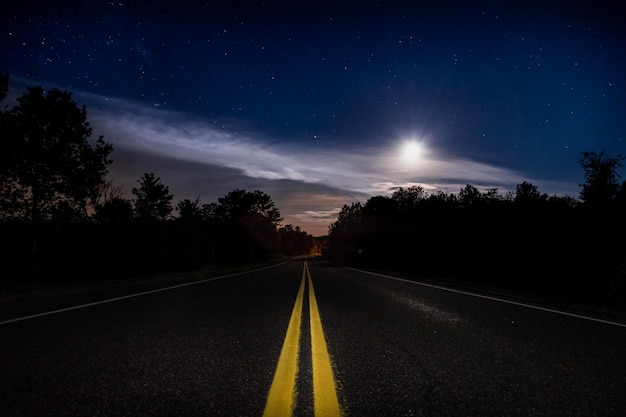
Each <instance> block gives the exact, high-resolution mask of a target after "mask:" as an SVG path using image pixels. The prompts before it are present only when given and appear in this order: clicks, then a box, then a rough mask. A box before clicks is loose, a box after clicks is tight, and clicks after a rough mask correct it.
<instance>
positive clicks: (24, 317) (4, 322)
mask: <svg viewBox="0 0 626 417" xmlns="http://www.w3.org/2000/svg"><path fill="white" fill-rule="evenodd" d="M285 263H287V262H281V263H279V264H276V265H270V266H266V267H263V268H257V269H251V270H249V271H243V272H236V273H234V274H228V275H222V276H218V277H213V278H207V279H203V280H200V281H193V282H187V283H184V284H178V285H172V286H169V287H164V288H157V289H155V290H150V291H143V292H138V293H135V294H129V295H123V296H121V297H115V298H109V299H106V300H100V301H95V302H93V303H87V304H80V305H77V306H72V307H66V308H60V309H58V310H51V311H46V312H43V313H37V314H31V315H29V316H23V317H17V318H14V319H9V320H4V321H0V326H1V325H3V324H9V323H15V322H18V321H24V320H29V319H34V318H37V317H44V316H50V315H52V314H58V313H63V312H66V311H72V310H78V309H81V308H86V307H92V306H97V305H99V304H106V303H112V302H114V301H120V300H126V299H128V298H135V297H141V296H143V295H148V294H154V293H156V292H161V291H169V290H174V289H176V288H181V287H188V286H190V285H197V284H203V283H205V282H210V281H217V280H220V279H224V278H229V277H234V276H237V275H244V274H250V273H252V272H257V271H263V270H264V269H270V268H276V267H278V266H280V265H284V264H285Z"/></svg>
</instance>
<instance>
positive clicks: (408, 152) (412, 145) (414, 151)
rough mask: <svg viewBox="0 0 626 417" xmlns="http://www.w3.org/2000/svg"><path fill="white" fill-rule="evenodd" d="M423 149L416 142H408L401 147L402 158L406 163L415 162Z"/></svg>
mask: <svg viewBox="0 0 626 417" xmlns="http://www.w3.org/2000/svg"><path fill="white" fill-rule="evenodd" d="M422 152H423V148H422V145H420V144H419V143H418V142H416V141H414V140H410V141H407V142H405V143H404V145H402V156H403V157H404V159H405V160H407V161H415V160H417V159H419V157H420V156H421V155H422Z"/></svg>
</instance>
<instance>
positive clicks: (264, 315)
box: [0, 258, 626, 417]
mask: <svg viewBox="0 0 626 417" xmlns="http://www.w3.org/2000/svg"><path fill="white" fill-rule="evenodd" d="M81 297H82V298H80V297H79V298H76V297H73V298H71V300H70V299H59V300H47V301H46V300H38V301H36V302H33V303H31V304H29V305H24V306H20V307H19V308H17V309H16V308H15V306H13V307H11V308H8V307H7V306H0V414H1V415H2V416H7V417H8V416H134V417H135V416H186V417H191V416H229V417H234V416H255V417H262V416H263V417H280V416H289V415H293V416H317V417H321V416H343V417H349V416H366V417H371V416H390V417H393V416H551V417H554V416H568V417H570V416H612V417H613V416H626V325H624V324H623V323H619V322H612V321H606V320H598V319H593V318H587V317H584V316H579V315H576V314H570V313H564V312H560V311H557V310H552V309H546V308H543V307H537V306H533V305H527V304H523V303H518V302H512V301H507V300H505V299H499V298H495V297H485V296H481V295H478V294H472V293H468V292H464V291H457V290H453V289H446V288H442V287H436V286H431V285H425V284H421V283H416V282H411V281H405V280H400V279H396V278H393V277H389V276H385V275H381V274H374V273H371V272H365V271H359V270H354V269H348V268H342V267H338V266H335V265H332V264H329V263H326V262H323V261H322V260H319V259H315V258H306V259H294V260H292V261H290V262H285V263H282V264H279V265H276V266H273V267H268V268H263V269H257V270H254V271H248V272H245V273H239V274H233V275H228V276H222V277H215V278H209V279H206V280H202V281H195V282H188V283H182V284H177V285H172V286H169V287H164V288H145V289H143V290H137V291H134V292H133V291H131V292H128V293H123V292H120V291H118V292H114V291H111V290H109V291H107V292H102V293H98V294H94V293H93V292H92V293H89V294H85V295H84V296H81Z"/></svg>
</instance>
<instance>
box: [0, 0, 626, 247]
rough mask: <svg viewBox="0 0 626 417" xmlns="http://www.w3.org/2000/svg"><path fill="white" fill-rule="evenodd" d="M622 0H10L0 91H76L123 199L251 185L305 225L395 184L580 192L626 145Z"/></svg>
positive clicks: (178, 196)
mask: <svg viewBox="0 0 626 417" xmlns="http://www.w3.org/2000/svg"><path fill="white" fill-rule="evenodd" d="M300 3H303V4H307V5H306V6H303V5H302V4H300ZM466 3H467V4H466ZM619 3H620V2H619V1H614V2H604V1H598V0H594V1H588V2H578V1H568V2H555V1H540V2H529V1H527V2H511V1H499V2H495V1H494V2H480V1H467V2H453V1H433V2H419V1H415V2H380V5H377V4H376V3H374V2H368V1H362V2H340V1H335V2H328V3H324V2H269V1H268V2H265V3H263V4H261V3H258V2H244V1H230V2H224V1H219V2H189V1H168V2H160V1H146V2H140V1H110V2H108V1H82V2H76V1H46V2H33V1H20V2H14V4H10V3H9V4H8V2H6V1H4V2H3V4H2V6H0V10H1V12H0V17H1V20H0V23H1V34H0V71H3V72H8V73H9V74H10V77H11V78H10V95H9V97H8V98H7V99H6V101H5V102H4V103H3V105H7V104H9V105H10V101H11V100H12V99H13V98H15V97H17V96H19V95H21V94H22V93H23V92H24V91H25V88H26V87H27V86H35V85H41V86H43V87H45V88H51V87H56V88H59V89H62V90H68V91H70V92H71V93H72V97H73V98H74V100H75V101H76V102H77V103H78V104H79V105H85V106H87V114H88V120H89V122H90V124H91V125H92V127H93V129H94V136H93V138H94V140H95V139H96V138H97V137H98V136H100V135H103V136H104V139H105V140H106V141H107V142H109V143H111V144H112V145H113V147H114V151H113V153H112V155H111V156H112V158H113V160H114V162H113V164H112V165H111V167H110V171H111V172H110V178H111V179H113V181H114V182H115V183H116V184H118V185H121V186H123V187H124V190H125V191H126V192H127V193H128V197H129V198H130V197H131V196H132V195H131V194H130V190H131V189H132V187H135V186H137V185H138V183H137V180H138V179H139V178H140V177H141V176H142V174H143V173H144V172H154V173H155V174H156V175H157V176H158V177H160V178H161V180H162V181H163V183H165V184H166V185H168V186H169V188H170V191H171V192H172V193H173V194H174V200H173V203H174V204H175V203H176V202H178V201H180V200H182V199H185V198H189V199H194V198H196V197H198V196H199V197H200V199H201V202H203V203H209V202H211V201H216V200H217V198H218V197H221V196H224V195H225V194H226V193H228V192H229V191H232V190H234V189H236V188H241V189H246V190H248V191H252V190H256V189H259V190H262V191H264V192H266V193H268V194H269V195H270V196H271V197H272V198H273V200H274V201H275V202H276V204H277V206H278V208H279V209H280V210H281V213H282V214H283V216H284V217H285V221H284V223H285V224H292V225H294V226H295V225H299V226H301V227H302V229H303V230H305V231H307V232H309V233H311V234H313V235H323V234H326V233H327V231H328V225H329V224H330V223H331V222H333V221H334V220H335V219H336V215H337V212H338V211H339V210H340V209H341V207H342V206H343V204H350V203H352V202H355V201H361V202H365V201H366V200H367V199H368V198H369V197H370V196H373V195H389V194H391V193H392V192H393V190H394V189H395V188H397V187H400V186H410V185H414V184H420V185H422V186H423V187H424V188H425V189H426V190H428V191H435V190H442V191H445V192H454V193H457V192H458V191H459V190H460V189H461V188H462V187H464V186H465V185H466V184H471V185H474V186H476V187H477V188H479V189H480V190H484V189H487V188H497V189H498V190H499V191H500V192H501V193H502V194H504V193H505V192H506V191H509V190H514V189H515V185H516V184H518V183H521V182H522V181H529V182H531V183H533V184H535V185H536V186H537V187H538V188H539V191H541V192H545V193H548V194H550V195H553V194H557V195H569V196H573V197H578V193H579V191H580V187H579V184H581V183H582V182H583V176H582V169H581V168H580V165H579V164H578V162H577V161H578V158H579V157H580V153H581V152H582V151H606V152H607V153H609V154H610V155H611V156H616V155H617V154H619V153H622V154H626V145H625V144H624V138H625V137H626V110H625V109H626V89H625V85H624V82H625V81H626V29H625V28H626V19H624V14H623V13H620V11H619V9H618V7H617V5H618V4H619ZM409 143H413V147H410V146H407V144H409ZM620 172H621V171H620ZM621 173H622V175H623V176H624V177H626V175H624V173H623V172H621Z"/></svg>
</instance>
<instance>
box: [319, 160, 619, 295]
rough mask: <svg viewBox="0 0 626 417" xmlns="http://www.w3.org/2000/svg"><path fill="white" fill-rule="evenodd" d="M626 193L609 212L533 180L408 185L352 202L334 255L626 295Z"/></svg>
mask: <svg viewBox="0 0 626 417" xmlns="http://www.w3.org/2000/svg"><path fill="white" fill-rule="evenodd" d="M611 166H612V167H613V169H614V168H615V167H617V166H618V165H617V164H615V163H612V165H611ZM605 175H606V174H605ZM609 177H611V176H610V175H609ZM590 187H591V185H590ZM620 192H621V193H623V192H624V190H619V191H615V192H613V194H614V195H613V197H612V198H610V199H609V200H608V201H605V203H604V205H603V207H604V210H605V212H602V213H600V212H598V211H589V210H587V209H586V207H585V203H586V202H585V203H581V202H579V201H577V200H575V199H574V198H571V197H559V196H552V197H548V195H546V194H542V193H540V192H539V191H538V189H537V187H536V186H534V185H533V184H531V183H528V182H523V183H521V184H518V186H517V187H516V192H515V193H514V194H513V193H509V194H507V195H500V194H499V193H497V190H494V189H490V190H486V191H484V192H480V191H479V190H478V189H477V188H476V187H473V186H471V185H467V186H466V187H464V188H463V189H461V190H460V192H459V193H458V194H445V193H441V192H437V193H433V194H427V193H426V192H424V190H423V189H420V188H419V187H412V189H399V190H397V191H395V192H394V193H393V194H392V195H391V196H390V197H387V196H375V197H372V198H370V199H369V200H367V202H366V203H365V204H361V203H353V204H352V205H350V206H348V205H345V206H344V207H343V209H342V210H341V212H340V213H339V216H338V219H337V221H336V222H335V223H333V224H332V225H331V226H330V229H329V232H330V234H329V244H328V245H329V246H328V248H327V249H326V250H325V254H326V256H327V257H328V258H329V259H331V260H332V261H334V262H339V263H345V264H350V265H358V266H362V267H370V268H375V269H381V270H387V271H396V272H399V273H405V274H408V275H411V276H420V277H422V278H430V279H453V280H455V281H457V282H465V283H468V284H481V285H489V286H491V287H494V288H505V289H511V290H516V291H524V292H533V293H539V294H543V295H550V296H555V297H567V298H570V299H571V298H578V299H585V300H590V299H593V300H607V299H611V300H614V301H615V300H624V299H626V270H625V265H626V241H625V240H624V236H625V232H626V222H625V221H624V217H623V215H622V216H621V217H618V216H615V215H614V214H615V213H617V212H618V211H619V210H620V209H623V208H624V207H623V202H622V201H621V200H620V198H623V197H620V196H622V195H623V194H620ZM603 214H604V216H605V217H604V218H602V220H601V221H600V220H599V216H602V215H603ZM608 214H611V215H610V217H609V218H610V220H608V219H607V218H606V216H607V215H608Z"/></svg>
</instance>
